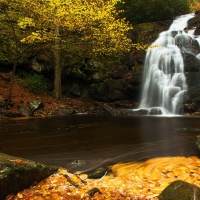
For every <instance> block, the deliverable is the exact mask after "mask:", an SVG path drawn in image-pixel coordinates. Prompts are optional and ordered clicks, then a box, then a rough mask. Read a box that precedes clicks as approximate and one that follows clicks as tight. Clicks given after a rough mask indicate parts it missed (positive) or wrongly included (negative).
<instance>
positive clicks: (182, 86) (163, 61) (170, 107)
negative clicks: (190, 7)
mask: <svg viewBox="0 0 200 200" xmlns="http://www.w3.org/2000/svg"><path fill="white" fill-rule="evenodd" d="M193 17H194V14H188V15H184V16H181V17H179V18H177V19H176V20H174V21H173V23H172V25H171V26H170V28H169V30H168V31H165V32H162V33H161V34H160V35H159V37H158V39H157V40H156V41H155V42H154V43H153V44H152V45H151V46H150V47H149V48H148V51H147V54H146V58H145V66H144V74H143V89H142V96H141V103H140V106H139V109H147V110H149V114H153V115H154V114H155V115H157V114H161V115H168V114H173V115H181V114H183V101H184V96H185V93H186V90H187V84H186V78H185V74H184V61H183V57H182V53H183V52H190V53H192V51H193V50H194V48H191V45H189V43H191V40H192V34H193V32H192V31H190V32H189V33H185V32H184V28H185V27H187V21H188V20H189V19H190V18H193ZM188 46H189V47H188ZM194 51H195V50H194Z"/></svg>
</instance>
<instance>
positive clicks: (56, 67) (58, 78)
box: [54, 24, 62, 99]
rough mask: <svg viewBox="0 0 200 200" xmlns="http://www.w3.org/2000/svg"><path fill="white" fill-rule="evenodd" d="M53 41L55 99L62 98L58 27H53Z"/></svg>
mask: <svg viewBox="0 0 200 200" xmlns="http://www.w3.org/2000/svg"><path fill="white" fill-rule="evenodd" d="M55 35H56V38H55V40H54V97H55V98H57V99H61V98H62V93H61V66H60V38H59V25H58V24H56V25H55Z"/></svg>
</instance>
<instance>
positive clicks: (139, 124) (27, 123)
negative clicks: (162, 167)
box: [0, 115, 200, 167]
mask: <svg viewBox="0 0 200 200" xmlns="http://www.w3.org/2000/svg"><path fill="white" fill-rule="evenodd" d="M186 127H193V128H194V127H195V128H199V129H200V118H199V117H153V116H151V117H149V116H146V117H113V116H112V117H110V116H88V115H70V116H65V117H54V118H31V119H26V120H11V121H8V122H0V152H2V153H6V154H10V155H13V156H19V157H23V158H27V159H31V160H34V161H39V162H42V163H45V164H52V165H59V166H62V167H67V165H68V163H69V162H70V161H72V160H74V159H84V160H87V161H89V162H90V163H91V166H94V167H95V166H99V165H101V164H105V165H110V164H115V163H119V162H128V161H139V160H146V159H148V158H152V157H160V156H191V155H200V151H199V150H198V149H197V147H196V146H195V140H196V136H197V135H198V134H200V132H199V131H187V130H180V129H182V128H186Z"/></svg>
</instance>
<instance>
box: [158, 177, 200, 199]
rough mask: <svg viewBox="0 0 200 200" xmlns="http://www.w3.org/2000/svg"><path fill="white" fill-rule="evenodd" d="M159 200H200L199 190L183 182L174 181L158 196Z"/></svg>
mask: <svg viewBox="0 0 200 200" xmlns="http://www.w3.org/2000/svg"><path fill="white" fill-rule="evenodd" d="M159 199H160V200H192V199H195V200H200V188H199V187H197V186H196V185H192V184H190V183H187V182H185V181H181V180H178V181H174V182H172V183H171V184H170V185H169V186H168V187H166V188H165V189H164V190H163V191H162V193H161V194H160V196H159Z"/></svg>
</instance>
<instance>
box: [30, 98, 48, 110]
mask: <svg viewBox="0 0 200 200" xmlns="http://www.w3.org/2000/svg"><path fill="white" fill-rule="evenodd" d="M27 104H28V106H29V109H30V111H31V112H32V113H34V112H35V111H36V110H37V109H39V108H43V107H44V104H43V102H42V99H41V98H37V99H35V100H32V101H29V102H28V103H27Z"/></svg>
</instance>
